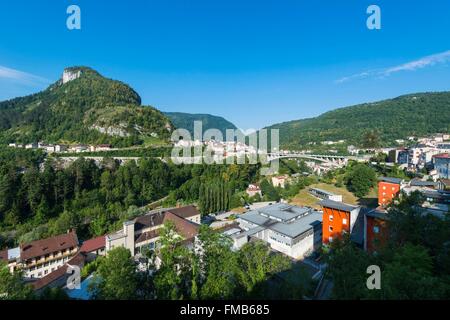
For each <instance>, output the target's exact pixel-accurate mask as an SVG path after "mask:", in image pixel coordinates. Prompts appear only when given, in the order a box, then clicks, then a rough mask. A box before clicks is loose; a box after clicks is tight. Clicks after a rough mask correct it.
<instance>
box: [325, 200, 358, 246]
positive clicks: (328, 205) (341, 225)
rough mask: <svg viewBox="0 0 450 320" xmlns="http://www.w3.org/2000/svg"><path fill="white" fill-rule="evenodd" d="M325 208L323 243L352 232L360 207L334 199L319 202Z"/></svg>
mask: <svg viewBox="0 0 450 320" xmlns="http://www.w3.org/2000/svg"><path fill="white" fill-rule="evenodd" d="M319 204H320V205H321V206H322V209H323V219H322V243H323V244H328V243H330V242H332V241H333V239H336V238H338V237H341V236H342V234H344V233H351V232H352V230H353V227H354V225H355V223H356V220H357V218H358V215H359V211H360V207H358V206H352V205H349V204H345V203H342V202H337V201H333V200H328V199H326V200H322V201H320V202H319Z"/></svg>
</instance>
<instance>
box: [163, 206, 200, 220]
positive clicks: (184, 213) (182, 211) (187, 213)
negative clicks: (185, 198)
mask: <svg viewBox="0 0 450 320" xmlns="http://www.w3.org/2000/svg"><path fill="white" fill-rule="evenodd" d="M167 211H168V212H171V213H173V214H175V215H177V216H179V217H181V218H190V217H193V216H196V215H199V214H200V212H198V210H197V208H196V207H195V206H186V207H181V208H175V209H170V210H167Z"/></svg>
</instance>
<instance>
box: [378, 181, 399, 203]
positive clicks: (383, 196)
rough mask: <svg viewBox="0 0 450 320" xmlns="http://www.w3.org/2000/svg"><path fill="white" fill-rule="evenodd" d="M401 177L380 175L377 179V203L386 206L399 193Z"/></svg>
mask: <svg viewBox="0 0 450 320" xmlns="http://www.w3.org/2000/svg"><path fill="white" fill-rule="evenodd" d="M402 182H403V180H402V179H398V178H387V177H382V178H380V179H379V181H378V205H380V206H383V207H385V206H387V205H388V204H389V203H391V202H392V200H393V199H394V198H395V197H396V196H397V195H398V194H399V193H400V190H401V186H402Z"/></svg>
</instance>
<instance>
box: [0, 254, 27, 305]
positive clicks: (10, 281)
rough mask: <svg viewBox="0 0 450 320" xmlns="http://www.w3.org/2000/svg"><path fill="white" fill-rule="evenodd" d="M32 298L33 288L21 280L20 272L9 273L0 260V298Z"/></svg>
mask: <svg viewBox="0 0 450 320" xmlns="http://www.w3.org/2000/svg"><path fill="white" fill-rule="evenodd" d="M32 298H33V289H32V288H31V286H29V285H27V284H25V283H24V282H23V277H22V274H21V273H20V272H14V273H10V272H9V268H8V267H7V266H6V265H5V264H3V263H2V262H0V300H4V299H5V300H27V299H32Z"/></svg>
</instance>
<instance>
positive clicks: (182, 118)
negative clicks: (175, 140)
mask: <svg viewBox="0 0 450 320" xmlns="http://www.w3.org/2000/svg"><path fill="white" fill-rule="evenodd" d="M164 114H165V115H166V116H167V117H168V118H169V119H170V120H171V121H172V123H173V124H174V126H175V127H176V128H180V129H186V130H188V131H189V132H190V133H191V136H192V137H193V135H194V121H201V122H202V130H203V133H205V131H206V130H208V129H219V130H220V131H221V132H222V134H223V138H224V140H225V138H226V130H227V129H237V128H236V126H235V125H234V124H233V123H231V122H230V121H228V120H226V119H224V118H222V117H218V116H213V115H210V114H192V113H183V112H164Z"/></svg>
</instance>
